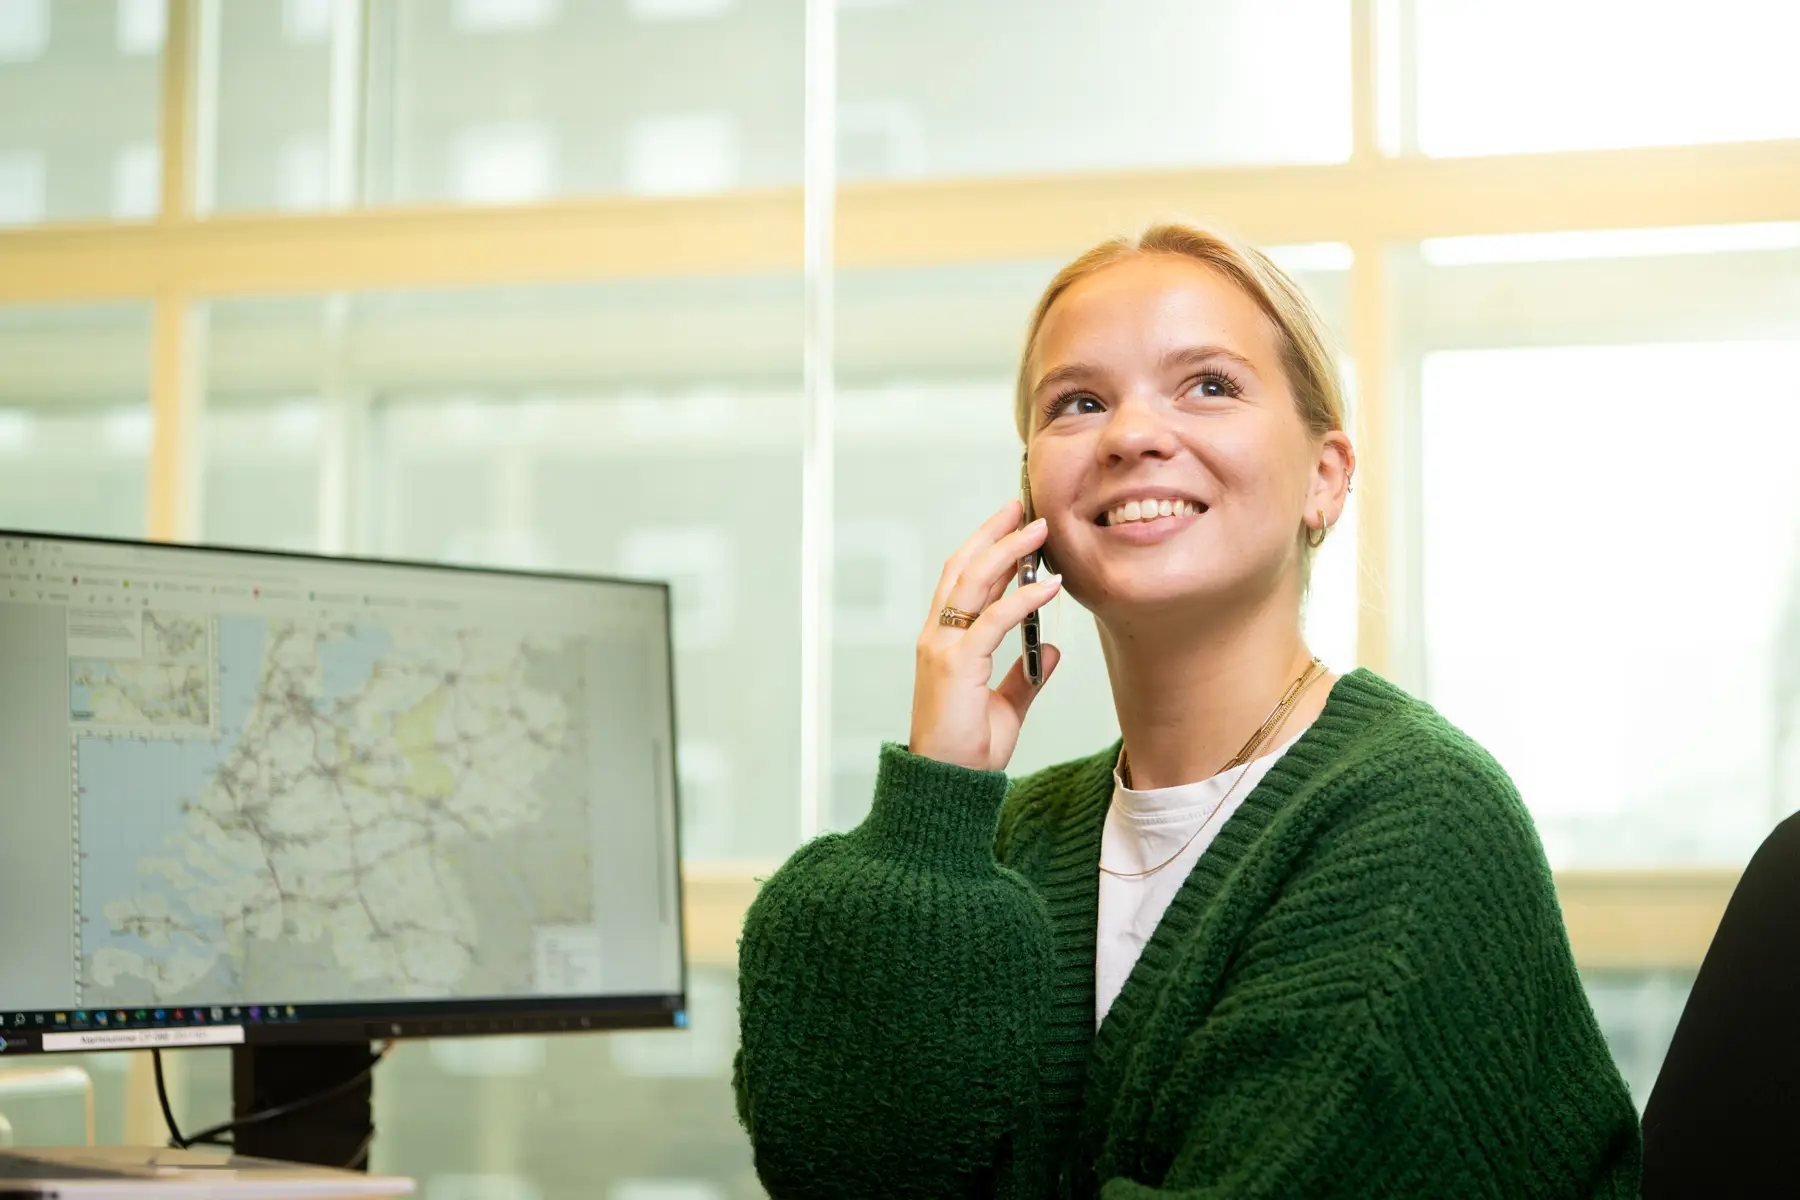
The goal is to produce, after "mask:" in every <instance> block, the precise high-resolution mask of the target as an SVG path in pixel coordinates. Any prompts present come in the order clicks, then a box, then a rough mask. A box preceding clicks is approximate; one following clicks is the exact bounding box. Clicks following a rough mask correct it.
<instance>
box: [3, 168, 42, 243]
mask: <svg viewBox="0 0 1800 1200" xmlns="http://www.w3.org/2000/svg"><path fill="white" fill-rule="evenodd" d="M43 219H44V155H43V152H42V151H39V150H0V225H30V224H33V223H34V222H37V221H41V220H43Z"/></svg>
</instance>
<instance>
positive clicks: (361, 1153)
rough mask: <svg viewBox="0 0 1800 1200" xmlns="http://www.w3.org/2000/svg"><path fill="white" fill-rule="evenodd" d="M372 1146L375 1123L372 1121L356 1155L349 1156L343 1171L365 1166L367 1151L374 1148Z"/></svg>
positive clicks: (367, 1158)
mask: <svg viewBox="0 0 1800 1200" xmlns="http://www.w3.org/2000/svg"><path fill="white" fill-rule="evenodd" d="M374 1145H375V1123H374V1122H373V1121H371V1122H370V1123H369V1132H368V1133H366V1134H365V1135H363V1140H362V1145H360V1146H358V1147H357V1148H356V1153H355V1154H352V1155H351V1156H350V1161H349V1162H347V1163H345V1164H344V1170H346V1171H354V1170H356V1169H357V1168H358V1167H361V1166H364V1165H366V1164H367V1163H368V1161H369V1151H370V1150H371V1149H372V1148H373V1147H374Z"/></svg>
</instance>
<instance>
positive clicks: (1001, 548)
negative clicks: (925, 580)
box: [944, 518, 1048, 612]
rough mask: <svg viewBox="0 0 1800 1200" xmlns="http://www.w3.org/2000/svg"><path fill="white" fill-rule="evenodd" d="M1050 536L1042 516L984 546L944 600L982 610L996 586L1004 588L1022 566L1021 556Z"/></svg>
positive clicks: (972, 609)
mask: <svg viewBox="0 0 1800 1200" xmlns="http://www.w3.org/2000/svg"><path fill="white" fill-rule="evenodd" d="M1047 536H1048V527H1047V526H1046V525H1045V524H1044V521H1043V519H1042V518H1039V519H1038V520H1036V521H1033V522H1032V523H1031V524H1029V525H1027V526H1025V528H1023V529H1020V530H1016V531H1014V532H1013V533H1009V534H1007V535H1006V536H1005V537H1003V538H1001V539H1000V540H999V541H997V542H995V543H994V544H993V545H992V546H989V547H988V548H987V549H985V550H982V551H981V552H980V553H979V554H977V555H976V556H975V557H974V558H973V559H971V560H970V561H969V563H968V565H967V566H965V567H964V568H963V572H962V576H961V578H959V579H958V580H957V581H956V584H955V586H954V587H952V588H951V589H950V598H949V599H948V600H946V601H945V602H944V603H946V604H951V605H954V606H956V607H957V608H960V609H964V610H966V611H968V612H980V611H981V610H982V609H984V608H986V607H987V606H988V597H989V596H990V595H991V594H992V593H993V591H994V589H995V588H996V586H998V587H1000V588H1001V589H1002V590H1004V588H1005V584H1006V581H1007V580H1009V579H1011V578H1012V577H1013V574H1014V573H1015V572H1016V571H1017V570H1018V569H1019V560H1020V559H1021V558H1024V557H1025V556H1026V555H1027V554H1030V553H1031V552H1032V551H1034V550H1036V549H1038V548H1039V547H1040V546H1042V545H1043V544H1044V539H1045V537H1047Z"/></svg>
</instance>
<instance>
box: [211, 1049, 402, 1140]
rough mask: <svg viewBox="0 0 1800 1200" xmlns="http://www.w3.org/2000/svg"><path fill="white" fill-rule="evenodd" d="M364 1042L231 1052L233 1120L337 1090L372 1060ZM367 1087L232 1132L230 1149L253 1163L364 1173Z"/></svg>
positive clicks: (369, 1118) (370, 1115) (366, 1082)
mask: <svg viewBox="0 0 1800 1200" xmlns="http://www.w3.org/2000/svg"><path fill="white" fill-rule="evenodd" d="M375 1059H376V1055H375V1054H374V1052H373V1051H372V1050H371V1049H370V1048H369V1043H368V1042H366V1041H360V1042H317V1043H299V1044H295V1045H274V1046H257V1045H247V1046H234V1047H233V1048H232V1051H231V1101H232V1116H233V1118H234V1119H236V1120H243V1119H244V1118H245V1117H248V1116H252V1115H254V1114H256V1113H259V1112H263V1111H266V1110H268V1109H271V1108H276V1107H278V1106H280V1105H283V1104H292V1103H293V1102H294V1101H296V1100H303V1099H305V1098H307V1097H309V1096H314V1095H318V1094H319V1093H321V1092H330V1091H333V1090H334V1089H337V1088H341V1087H343V1085H344V1084H345V1082H346V1081H347V1080H350V1079H354V1078H355V1077H356V1076H357V1074H358V1073H359V1072H364V1071H367V1070H368V1069H369V1067H370V1066H371V1065H372V1064H373V1063H374V1062H375ZM373 1097H374V1082H373V1080H372V1079H370V1078H364V1079H363V1080H362V1081H361V1082H360V1083H359V1084H357V1085H356V1086H354V1087H351V1088H347V1089H345V1090H343V1091H341V1092H338V1093H337V1094H336V1095H333V1096H332V1097H331V1098H330V1099H328V1100H322V1101H320V1102H319V1103H316V1104H309V1105H307V1106H306V1107H305V1108H303V1109H300V1110H299V1111H297V1112H294V1113H290V1114H288V1115H286V1116H280V1117H274V1118H272V1119H270V1120H267V1121H258V1122H257V1123H255V1124H253V1125H246V1126H243V1127H242V1128H240V1129H238V1130H237V1131H236V1135H235V1141H234V1149H235V1151H236V1152H237V1153H238V1154H248V1155H254V1156H255V1157H257V1158H277V1159H282V1160H284V1161H286V1162H298V1163H311V1164H313V1165H315V1166H321V1167H348V1168H350V1169H352V1170H358V1171H366V1170H368V1167H369V1147H370V1144H371V1141H372V1139H373V1137H374V1132H375V1125H374V1110H373V1106H372V1104H373Z"/></svg>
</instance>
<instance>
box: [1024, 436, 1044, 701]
mask: <svg viewBox="0 0 1800 1200" xmlns="http://www.w3.org/2000/svg"><path fill="white" fill-rule="evenodd" d="M1027 462H1028V456H1022V457H1021V458H1020V459H1019V499H1020V500H1021V501H1022V502H1023V503H1024V505H1025V524H1027V525H1029V524H1031V523H1032V522H1033V521H1035V520H1037V510H1036V509H1034V508H1032V506H1031V471H1030V470H1029V469H1028V466H1027ZM1043 569H1044V556H1043V554H1042V553H1040V552H1038V551H1035V550H1034V551H1032V552H1031V553H1030V554H1027V555H1026V556H1025V557H1024V558H1021V559H1020V560H1019V586H1020V587H1022V588H1023V587H1030V586H1031V585H1032V584H1034V583H1036V582H1037V581H1038V576H1039V575H1040V574H1041V573H1042V572H1043ZM1019 636H1020V637H1021V638H1023V639H1024V641H1025V681H1026V682H1027V683H1029V684H1031V686H1032V687H1039V686H1041V685H1042V684H1043V682H1044V637H1043V627H1042V626H1041V625H1040V624H1039V623H1038V614H1037V609H1035V608H1034V609H1032V610H1031V611H1030V612H1028V613H1026V614H1025V619H1024V620H1023V621H1021V622H1020V623H1019Z"/></svg>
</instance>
